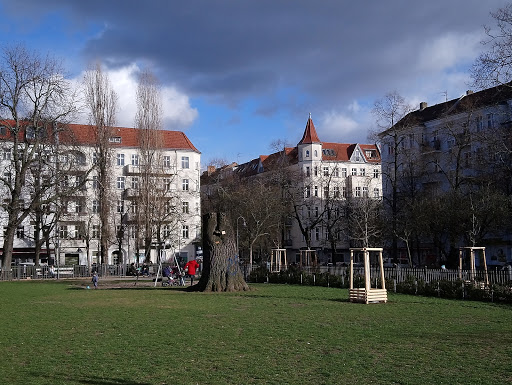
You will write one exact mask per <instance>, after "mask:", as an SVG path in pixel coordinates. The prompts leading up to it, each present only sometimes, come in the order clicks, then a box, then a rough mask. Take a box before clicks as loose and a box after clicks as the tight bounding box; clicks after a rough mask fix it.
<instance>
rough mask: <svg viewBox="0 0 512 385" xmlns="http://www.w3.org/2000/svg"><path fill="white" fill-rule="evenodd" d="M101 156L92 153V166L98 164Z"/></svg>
mask: <svg viewBox="0 0 512 385" xmlns="http://www.w3.org/2000/svg"><path fill="white" fill-rule="evenodd" d="M98 159H99V155H98V153H97V152H93V153H92V164H98Z"/></svg>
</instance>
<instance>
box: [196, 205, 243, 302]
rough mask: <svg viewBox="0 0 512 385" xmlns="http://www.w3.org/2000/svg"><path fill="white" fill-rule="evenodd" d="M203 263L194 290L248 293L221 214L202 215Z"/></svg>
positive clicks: (229, 230) (229, 228) (231, 236)
mask: <svg viewBox="0 0 512 385" xmlns="http://www.w3.org/2000/svg"><path fill="white" fill-rule="evenodd" d="M203 249H204V251H203V252H204V263H203V271H202V272H201V279H200V280H199V282H198V283H197V285H194V286H193V287H192V289H193V290H198V291H216V292H220V291H241V290H249V286H248V285H247V283H246V282H245V281H244V277H243V274H242V271H241V270H240V263H239V262H240V260H239V258H238V256H237V250H236V243H235V235H234V231H233V227H232V226H231V223H230V221H229V220H228V218H227V216H226V214H224V213H209V214H205V215H204V216H203Z"/></svg>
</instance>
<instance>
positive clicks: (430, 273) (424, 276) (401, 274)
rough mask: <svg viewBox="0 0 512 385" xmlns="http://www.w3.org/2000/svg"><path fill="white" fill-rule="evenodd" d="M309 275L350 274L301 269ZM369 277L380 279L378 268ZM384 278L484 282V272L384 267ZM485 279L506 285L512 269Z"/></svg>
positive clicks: (331, 269)
mask: <svg viewBox="0 0 512 385" xmlns="http://www.w3.org/2000/svg"><path fill="white" fill-rule="evenodd" d="M303 270H304V271H306V272H307V273H309V274H315V273H329V274H332V275H339V276H346V277H348V275H349V273H350V268H349V267H347V266H320V267H318V268H305V269H303ZM354 275H364V267H362V266H356V267H354ZM370 276H371V277H372V279H378V278H380V268H378V267H375V266H372V267H371V268H370ZM384 277H385V279H386V280H388V279H389V280H394V281H395V282H396V283H402V282H404V281H407V280H410V279H414V280H417V281H420V280H421V281H424V282H426V283H430V282H436V281H458V280H463V281H480V282H484V281H485V271H484V270H474V271H471V270H459V269H453V270H447V269H431V268H426V267H425V268H409V267H385V268H384ZM487 278H488V280H489V283H490V284H498V285H506V284H509V283H510V282H512V269H503V270H489V271H488V272H487Z"/></svg>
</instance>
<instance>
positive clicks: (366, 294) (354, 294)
mask: <svg viewBox="0 0 512 385" xmlns="http://www.w3.org/2000/svg"><path fill="white" fill-rule="evenodd" d="M354 252H362V253H363V259H364V287H360V288H354ZM370 252H378V253H379V266H380V281H381V283H382V288H380V289H379V288H372V287H371V275H370V271H371V269H370ZM348 294H349V300H350V302H361V303H366V304H368V303H378V302H384V303H386V302H387V301H388V292H387V291H386V283H385V279H384V264H383V261H382V248H375V247H374V248H371V247H363V248H351V249H350V288H349V290H348Z"/></svg>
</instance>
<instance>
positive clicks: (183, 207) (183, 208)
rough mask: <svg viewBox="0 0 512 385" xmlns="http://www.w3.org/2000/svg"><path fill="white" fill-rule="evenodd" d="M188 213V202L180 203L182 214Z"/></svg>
mask: <svg viewBox="0 0 512 385" xmlns="http://www.w3.org/2000/svg"><path fill="white" fill-rule="evenodd" d="M188 211H189V209H188V202H183V203H182V212H183V214H188Z"/></svg>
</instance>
